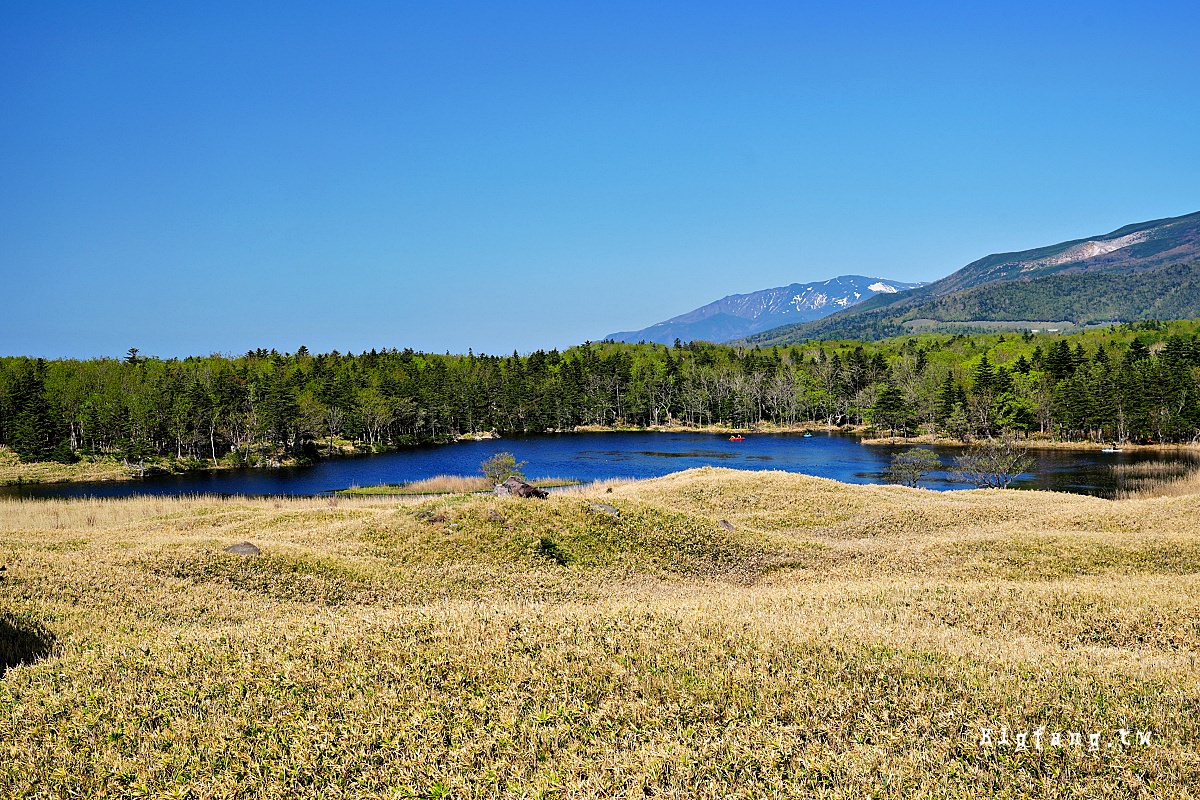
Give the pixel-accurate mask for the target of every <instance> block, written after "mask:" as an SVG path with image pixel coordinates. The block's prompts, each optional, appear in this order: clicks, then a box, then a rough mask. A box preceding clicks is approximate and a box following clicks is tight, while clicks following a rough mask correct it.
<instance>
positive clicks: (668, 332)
mask: <svg viewBox="0 0 1200 800" xmlns="http://www.w3.org/2000/svg"><path fill="white" fill-rule="evenodd" d="M921 285H923V284H919V283H908V282H905V281H895V280H891V279H888V278H873V277H867V276H865V275H839V276H837V277H834V278H828V279H826V280H823V281H812V282H810V283H792V284H788V285H787V286H776V287H773V288H770V289H760V290H759V291H756V292H747V293H745V294H731V295H726V296H725V297H722V298H721V299H720V300H714V301H713V302H711V303H707V304H705V305H703V306H700V307H699V308H695V309H692V310H691V311H688V312H685V313H683V314H679V315H677V316H674V317H671V318H670V319H668V320H664V321H663V322H656V323H655V324H653V325H650V326H648V327H646V328H641V329H639V330H633V331H618V332H617V333H610V334H609V335H608V336H606V337H604V338H606V339H612V340H614V341H622V342H639V341H646V342H653V343H655V344H671V343H673V342H674V341H675V340H676V339H680V340H681V341H692V340H704V341H710V342H728V341H733V340H735V339H740V338H743V337H745V336H750V335H753V334H756V333H760V332H763V331H768V330H772V329H775V328H777V327H779V326H780V325H781V324H782V325H786V324H789V323H792V322H793V321H794V322H807V321H811V320H815V319H820V318H821V317H824V316H827V315H829V314H831V313H835V312H837V311H839V310H841V309H844V308H850V307H852V306H854V305H856V304H858V303H861V302H864V301H866V300H869V299H871V298H873V297H876V296H878V295H892V294H898V293H901V292H904V291H907V290H909V289H911V288H914V287H917V286H921Z"/></svg>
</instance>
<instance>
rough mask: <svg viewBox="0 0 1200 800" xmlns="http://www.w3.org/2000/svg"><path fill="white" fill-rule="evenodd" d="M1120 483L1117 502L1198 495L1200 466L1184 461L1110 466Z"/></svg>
mask: <svg viewBox="0 0 1200 800" xmlns="http://www.w3.org/2000/svg"><path fill="white" fill-rule="evenodd" d="M1110 469H1111V470H1112V472H1113V474H1114V475H1115V476H1116V477H1117V479H1118V481H1119V482H1120V484H1121V488H1120V489H1119V490H1118V491H1117V492H1116V495H1115V496H1116V497H1117V498H1118V499H1121V500H1128V499H1139V498H1140V499H1146V498H1151V497H1181V496H1184V495H1190V494H1196V493H1200V466H1197V465H1196V461H1195V459H1189V460H1187V461H1143V462H1141V463H1137V464H1114V465H1113V466H1112V467H1110Z"/></svg>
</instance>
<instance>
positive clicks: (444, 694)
mask: <svg viewBox="0 0 1200 800" xmlns="http://www.w3.org/2000/svg"><path fill="white" fill-rule="evenodd" d="M607 488H611V489H612V491H611V492H610V491H606V489H607ZM601 504H604V505H601ZM614 509H615V510H616V512H618V513H617V515H614V514H613V513H612V512H613V510H614ZM723 523H724V524H723ZM731 528H732V530H731ZM243 540H249V541H252V542H254V543H255V544H257V545H258V546H259V547H261V548H262V553H261V555H258V556H248V557H247V556H237V555H233V554H230V553H226V552H223V548H224V547H225V546H227V545H230V544H233V543H236V542H241V541H243ZM0 560H2V561H3V563H5V564H6V565H7V566H8V570H7V573H6V575H7V577H6V578H5V579H4V580H3V581H0V611H2V612H3V618H2V622H0V625H2V626H3V630H2V633H3V636H4V639H3V645H4V652H3V657H4V659H5V661H4V663H5V665H6V669H5V672H4V674H3V678H2V679H0V748H2V749H0V796H4V797H20V796H68V795H73V796H99V795H104V796H135V795H136V796H141V795H152V796H180V797H196V798H205V797H246V798H249V797H255V798H285V797H412V796H423V797H441V796H449V797H478V798H483V797H530V796H542V797H637V798H643V797H651V796H653V797H678V798H684V797H746V798H749V797H771V796H775V797H795V796H813V797H864V796H869V795H873V796H877V797H916V796H921V797H996V796H999V797H1035V796H1036V797H1113V798H1116V797H1121V798H1126V797H1135V796H1144V797H1174V798H1178V797H1192V796H1195V792H1196V790H1195V787H1196V786H1198V785H1200V755H1198V754H1197V749H1196V744H1197V742H1200V702H1198V701H1200V688H1198V685H1197V684H1198V680H1200V672H1198V671H1197V666H1196V664H1195V660H1194V656H1193V654H1194V653H1195V652H1196V650H1197V649H1200V624H1198V623H1197V621H1196V620H1197V619H1200V496H1196V495H1189V496H1183V497H1173V498H1164V499H1158V500H1155V499H1149V500H1123V501H1108V500H1101V499H1097V498H1090V497H1079V496H1065V495H1056V494H1048V493H1037V492H1020V493H1018V492H1004V491H970V492H952V493H934V492H929V491H925V490H916V489H905V488H900V487H883V486H848V485H843V484H838V483H835V482H832V481H828V480H823V479H818V478H810V477H805V476H800V475H794V474H786V473H762V472H756V473H746V472H738V471H733V470H721V469H702V470H694V471H689V472H684V473H678V474H675V475H671V476H668V477H665V478H660V479H656V480H652V481H645V482H639V483H627V484H615V485H612V486H609V487H605V486H592V487H586V488H581V489H576V490H569V491H566V492H562V493H559V494H555V495H553V496H552V497H550V498H549V499H548V500H545V501H535V500H501V499H497V498H492V497H453V498H442V499H437V500H425V501H412V500H408V501H396V500H383V499H378V498H355V499H336V500H324V499H322V500H288V501H272V500H242V499H215V498H193V499H144V500H123V501H98V500H97V501H70V502H28V501H4V502H0ZM23 658H24V659H26V660H28V661H29V663H26V664H23V665H20V666H15V665H14V664H15V662H17V661H19V660H21V659H23ZM1001 726H1007V728H1008V732H1007V736H1008V737H1009V738H1008V742H1009V743H1008V744H1006V745H1005V744H1000V743H999V741H998V740H999V737H1000V728H1001ZM1039 728H1043V735H1044V737H1045V738H1043V739H1041V740H1040V742H1041V746H1042V750H1040V751H1038V750H1036V749H1035V748H1034V739H1033V738H1032V731H1034V730H1035V729H1039ZM984 729H993V734H992V735H993V741H992V744H990V745H988V744H983V743H981V740H982V738H983V731H984ZM1023 730H1029V731H1030V732H1031V734H1030V738H1029V740H1028V742H1027V745H1028V749H1027V750H1023V751H1022V750H1017V749H1016V748H1015V746H1014V744H1013V739H1012V737H1013V731H1023ZM1122 730H1127V731H1130V732H1131V733H1130V734H1129V737H1130V743H1129V744H1124V743H1122V742H1121V740H1120V731H1122ZM1071 731H1075V732H1080V733H1083V734H1084V738H1083V740H1082V741H1083V743H1082V744H1080V745H1071V744H1070V743H1069V742H1070V740H1069V738H1067V737H1068V734H1069V732H1071ZM1137 731H1144V732H1149V733H1150V741H1149V744H1140V745H1139V744H1138V743H1137V741H1136V732H1137ZM1054 732H1059V733H1060V734H1062V736H1063V740H1062V741H1063V743H1062V744H1061V745H1060V746H1058V747H1052V746H1051V744H1050V742H1051V739H1050V737H1051V735H1052V733H1054ZM1092 732H1097V733H1100V734H1102V737H1103V738H1102V742H1103V744H1102V746H1101V747H1100V749H1099V752H1094V753H1093V752H1089V751H1088V746H1087V742H1088V739H1087V734H1090V733H1092Z"/></svg>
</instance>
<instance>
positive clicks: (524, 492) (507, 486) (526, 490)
mask: <svg viewBox="0 0 1200 800" xmlns="http://www.w3.org/2000/svg"><path fill="white" fill-rule="evenodd" d="M493 491H494V492H495V494H496V496H497V497H538V498H546V497H549V496H550V495H549V493H548V492H546V491H545V490H543V489H539V488H537V487H536V486H531V485H530V484H528V483H526V482H525V481H523V480H521V479H520V478H509V479H508V480H506V481H505V482H504V483H501V484H497V486H496V488H495V489H494V490H493Z"/></svg>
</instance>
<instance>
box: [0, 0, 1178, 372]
mask: <svg viewBox="0 0 1200 800" xmlns="http://www.w3.org/2000/svg"><path fill="white" fill-rule="evenodd" d="M1198 6H1200V4H1197V3H1195V2H1172V3H1159V2H1153V1H1152V0H1151V2H1143V3H1137V4H1135V3H1125V4H1114V3H1104V2H1086V3H1084V2H1080V3H1069V4H1067V3H1044V2H1036V3H1013V2H1006V3H994V4H985V5H978V4H972V3H959V2H954V3H948V2H947V3H925V4H922V5H915V4H907V3H896V4H885V3H871V4H864V3H854V2H851V3H820V4H808V3H786V2H770V3H756V2H738V3H732V2H730V3H704V2H687V3H684V2H678V3H645V2H597V3H591V2H561V1H559V2H545V3H530V2H502V3H501V2H489V3H459V2H444V3H443V2H429V3H424V2H422V3H417V2H380V3H358V2H339V3H332V2H328V3H311V2H309V3H305V2H279V3H242V2H238V3H225V2H206V3H188V2H184V3H159V2H144V3H127V2H119V0H117V1H115V2H111V3H109V2H106V3H62V2H54V0H46V2H40V1H39V2H28V3H17V2H6V3H4V4H3V5H2V7H0V279H2V284H0V286H2V288H0V293H2V294H0V297H2V298H3V300H2V306H0V354H4V355H14V354H27V355H40V356H46V357H61V356H72V357H90V356H97V355H113V356H119V355H122V354H123V353H124V352H125V350H126V349H127V348H129V347H131V346H136V347H138V348H140V349H141V351H142V353H144V354H147V355H159V356H164V357H166V356H184V355H189V354H206V353H209V352H222V353H234V354H237V353H242V352H245V351H246V350H248V349H252V348H257V347H267V348H271V347H275V348H278V349H280V350H283V351H293V350H295V349H296V348H297V347H299V346H300V345H301V344H304V345H307V346H308V347H309V349H310V350H313V351H328V350H333V349H337V350H341V351H343V352H347V351H354V352H358V351H361V350H366V349H370V348H372V347H376V348H384V347H398V348H404V347H413V348H414V349H420V350H429V351H434V352H444V351H451V352H466V350H467V348H474V350H475V352H488V353H507V352H511V351H512V350H514V349H516V350H519V351H521V352H528V351H531V350H534V349H538V348H550V347H559V348H562V347H566V346H569V345H571V344H577V343H580V342H582V341H584V340H587V339H598V338H600V337H602V336H603V335H605V334H606V333H609V332H611V331H614V330H625V329H632V328H639V327H642V326H645V325H648V324H650V323H653V322H656V321H659V320H662V319H665V318H667V317H670V316H673V315H675V314H679V313H682V312H684V311H687V310H689V309H691V308H694V307H696V306H699V305H702V304H704V303H707V302H709V301H711V300H715V299H717V298H719V297H722V296H724V295H727V294H732V293H737V292H748V291H753V290H756V289H763V288H767V287H772V286H780V285H785V284H788V283H792V282H797V281H809V280H818V279H824V278H828V277H832V276H835V275H839V274H845V273H859V274H866V275H878V276H883V277H889V278H894V279H897V280H933V279H936V278H938V277H941V276H942V275H945V274H947V273H949V272H951V271H953V270H955V269H958V268H959V267H961V266H963V265H964V264H966V263H967V262H969V261H972V260H974V259H975V258H978V257H980V256H983V255H985V254H987V253H990V252H997V251H1008V250H1020V249H1025V248H1028V247H1034V246H1040V245H1045V244H1050V243H1053V242H1057V241H1062V240H1065V239H1071V238H1077V237H1083V236H1089V235H1093V234H1099V233H1104V232H1107V231H1109V230H1112V229H1114V228H1117V227H1119V226H1121V225H1124V224H1126V223H1131V222H1137V221H1142V220H1146V219H1154V218H1158V217H1166V216H1176V215H1180V214H1186V213H1190V212H1193V211H1198V210H1200V147H1198V145H1200V44H1198V42H1200V11H1198V10H1197V8H1198Z"/></svg>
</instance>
